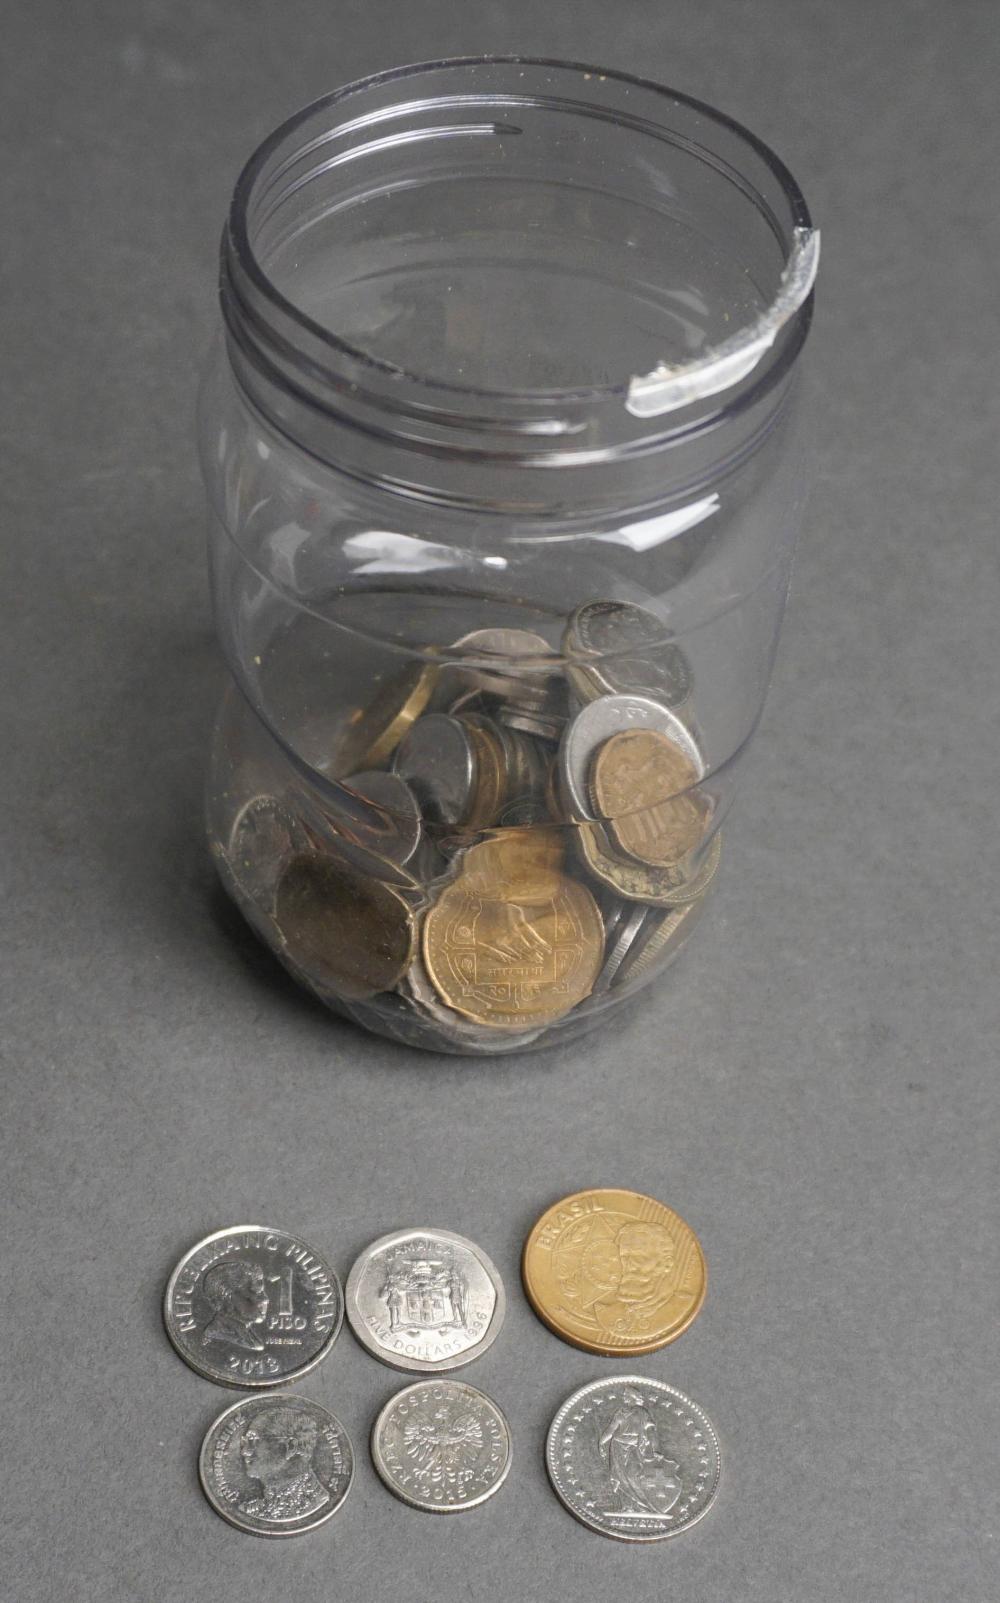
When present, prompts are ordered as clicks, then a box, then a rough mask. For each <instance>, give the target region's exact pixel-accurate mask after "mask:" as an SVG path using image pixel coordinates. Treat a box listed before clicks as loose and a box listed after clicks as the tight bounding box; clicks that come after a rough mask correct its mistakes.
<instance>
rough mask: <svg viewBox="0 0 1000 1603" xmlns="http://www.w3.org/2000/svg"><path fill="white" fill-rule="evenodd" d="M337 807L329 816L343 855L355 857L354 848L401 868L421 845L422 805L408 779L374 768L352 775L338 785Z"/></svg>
mask: <svg viewBox="0 0 1000 1603" xmlns="http://www.w3.org/2000/svg"><path fill="white" fill-rule="evenodd" d="M336 790H337V800H338V803H339V805H338V808H337V811H336V812H335V813H334V814H333V816H332V817H331V819H330V822H331V825H332V826H333V828H334V829H335V830H336V832H337V845H338V849H339V850H340V852H341V854H342V855H343V856H344V857H347V858H348V859H351V860H352V861H353V858H352V853H351V847H352V846H357V847H360V848H361V849H362V851H363V852H364V854H365V859H366V860H365V862H359V863H358V865H357V866H359V867H367V859H368V855H369V854H370V853H374V854H375V855H376V856H377V857H383V858H386V859H388V861H389V862H390V863H395V864H397V866H399V867H402V866H403V865H404V864H405V863H408V862H409V861H410V859H411V858H412V857H413V854H414V852H415V851H416V850H417V847H418V846H419V845H420V835H421V828H420V808H419V806H418V805H417V798H416V797H415V795H414V794H413V791H412V790H411V789H410V787H409V785H408V784H407V783H406V780H405V779H402V778H401V777H400V776H399V775H398V774H393V773H384V772H382V770H381V769H374V770H372V772H370V773H363V774H351V775H350V776H349V777H348V778H346V779H344V780H342V781H341V782H340V784H339V785H338V786H337V787H336Z"/></svg>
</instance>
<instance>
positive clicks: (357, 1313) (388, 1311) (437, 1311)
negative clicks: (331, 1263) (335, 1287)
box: [346, 1229, 506, 1371]
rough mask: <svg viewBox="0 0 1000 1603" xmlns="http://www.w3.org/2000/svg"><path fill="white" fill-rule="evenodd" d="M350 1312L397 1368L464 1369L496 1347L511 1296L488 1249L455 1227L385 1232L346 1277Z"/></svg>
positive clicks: (363, 1339)
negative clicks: (454, 1230) (451, 1229)
mask: <svg viewBox="0 0 1000 1603" xmlns="http://www.w3.org/2000/svg"><path fill="white" fill-rule="evenodd" d="M346 1303H347V1319H348V1323H349V1324H350V1327H351V1329H352V1330H353V1332H354V1334H355V1335H356V1336H357V1338H358V1340H359V1341H360V1343H361V1345H362V1346H363V1347H367V1349H368V1351H369V1352H370V1353H372V1354H373V1355H374V1356H375V1357H376V1358H380V1359H381V1360H382V1362H383V1363H384V1364H389V1365H391V1366H392V1368H394V1369H411V1370H420V1371H429V1370H442V1369H458V1368H460V1367H461V1365H463V1364H468V1363H471V1362H472V1360H473V1359H474V1358H478V1357H479V1355H480V1353H483V1352H485V1351H486V1349H487V1347H489V1346H491V1345H492V1344H493V1342H494V1341H495V1340H496V1338H497V1336H498V1335H499V1333H500V1327H501V1325H502V1324H503V1317H504V1311H505V1307H506V1300H505V1297H504V1289H503V1282H502V1280H501V1279H500V1275H499V1272H498V1271H497V1269H496V1268H495V1266H494V1265H493V1264H492V1263H491V1262H490V1260H489V1258H487V1256H486V1254H485V1252H483V1251H482V1250H481V1249H480V1248H479V1247H477V1246H475V1245H474V1244H473V1243H472V1242H471V1241H466V1239H465V1237H464V1236H456V1235H453V1234H452V1232H451V1231H450V1230H428V1229H420V1230H397V1231H394V1232H393V1234H392V1235H388V1236H381V1237H380V1238H379V1240H378V1241H373V1242H372V1244H371V1246H370V1247H367V1248H366V1249H365V1251H364V1252H363V1253H362V1254H361V1256H360V1257H359V1258H358V1260H357V1262H356V1263H355V1265H354V1267H353V1268H352V1270H351V1272H350V1274H349V1275H348V1277H347V1292H346Z"/></svg>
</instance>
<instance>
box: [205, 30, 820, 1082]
mask: <svg viewBox="0 0 1000 1603" xmlns="http://www.w3.org/2000/svg"><path fill="white" fill-rule="evenodd" d="M817 248H818V236H816V234H815V233H814V232H813V231H812V229H811V225H810V220H809V215H808V212H807V210H806V206H805V203H804V201H803V199H802V196H801V195H800V193H799V191H798V188H797V186H796V184H795V182H794V180H793V179H792V177H791V176H790V174H789V173H788V172H787V171H786V169H785V168H784V167H783V166H782V164H781V163H780V162H779V161H778V160H777V158H776V157H775V156H774V155H772V153H771V152H770V151H769V150H768V149H767V148H766V147H765V146H764V145H762V144H761V143H760V141H758V140H757V139H755V138H754V137H753V136H752V135H751V134H749V133H747V132H746V131H745V130H743V129H741V128H739V127H738V126H737V125H736V124H734V123H733V122H731V121H730V120H729V119H728V118H726V117H724V116H722V115H721V114H719V113H716V112H713V111H711V110H709V109H708V108H707V107H705V106H701V105H698V104H697V103H695V102H693V101H690V100H688V99H686V98H684V97H683V96H680V95H677V94H674V93H673V92H672V91H670V90H667V89H664V88H661V87H658V86H656V85H654V84H650V83H645V82H642V81H639V80H637V79H634V78H629V77H626V76H624V75H622V74H620V73H611V72H608V73H605V72H601V71H599V70H598V69H596V68H585V67H580V66H575V65H571V64H565V63H558V62H541V61H528V60H511V59H505V60H496V59H477V60H463V61H452V62H444V63H438V64H430V65H425V66H418V67H411V68H406V69H403V70H400V71H395V72H390V73H384V74H381V75H379V76H377V77H374V78H369V79H367V80H365V81H364V82H361V83H357V84H352V85H349V86H348V87H347V88H345V89H343V90H340V91H338V92H337V93H335V94H332V95H330V96H329V97H327V98H326V99H324V100H322V101H319V102H317V103H316V104H315V105H313V106H310V107H308V108H307V109H306V110H305V111H303V112H301V113H300V114H299V115H298V116H296V117H294V118H292V119H291V120H290V121H289V122H288V123H286V124H285V125H284V126H283V127H281V128H279V129H278V130H277V131H276V132H275V133H274V134H272V135H271V137H270V138H269V139H268V140H266V141H265V143H264V144H263V145H262V146H261V148H260V149H259V150H258V151H257V153H256V154H255V155H254V156H253V158H252V159H251V161H250V162H249V164H248V165H247V167H246V168H245V170H244V172H243V174H242V176H241V178H240V180H239V182H238V184H237V187H236V192H235V196H234V199H233V204H232V209H231V212H230V215H229V220H228V223H227V227H226V230H225V234H224V238H223V248H222V278H221V302H222V311H223V319H224V334H223V337H222V338H221V339H220V340H219V342H218V345H217V348H216V352H215V356H214V359H213V362H212V364H211V367H210V369H209V372H208V375H207V377H206V381H205V384H204V387H203V392H202V404H201V447H202V461H203V467H204V474H205V479H206V483H207V488H208V495H209V501H210V506H211V527H210V534H209V546H210V554H211V571H212V583H213V595H214V605H215V616H216V622H217V627H218V632H219V637H220V640H221V642H222V645H223V649H224V651H225V653H226V656H227V659H228V662H229V666H230V669H231V672H232V680H233V683H232V685H231V687H230V689H229V691H228V692H227V694H226V696H225V699H224V702H223V706H222V709H221V713H220V717H219V722H218V725H217V729H216V734H215V739H214V745H213V751H212V757H211V764H210V774H209V786H208V830H209V836H210V841H211V845H212V850H213V852H214V854H215V857H216V860H217V862H218V865H219V869H220V872H221V874H222V878H223V880H224V883H225V885H226V887H227V889H228V890H229V892H230V894H231V895H232V896H233V898H234V899H235V901H236V902H237V904H238V906H239V907H240V908H241V909H242V911H243V913H244V914H245V916H246V917H247V919H248V920H249V921H250V923H251V924H252V925H253V927H254V928H255V929H256V930H257V931H258V933H259V934H260V935H261V936H262V937H263V939H264V940H265V941H267V943H268V944H269V945H270V946H271V947H272V949H273V950H274V951H275V953H276V954H277V955H278V957H279V958H280V959H281V961H282V962H283V963H284V964H285V965H286V966H287V967H288V968H289V970H290V971H291V972H292V973H293V974H294V975H295V976H296V977H297V978H298V979H299V980H301V981H302V983H303V984H304V985H306V986H308V987H309V988H310V989H311V990H312V991H314V992H315V993H316V994H317V995H318V996H319V997H320V998H321V999H322V1000H323V1001H324V1002H326V1003H327V1004H328V1005H329V1006H331V1007H332V1008H334V1009H336V1010H337V1011H339V1012H341V1013H343V1014H346V1015H347V1016H349V1017H350V1018H352V1019H353V1020H355V1021H356V1022H358V1023H361V1024H363V1025H364V1026H366V1027H367V1028H369V1029H371V1030H375V1031H377V1032H380V1033H382V1034H384V1035H386V1036H389V1037H392V1038H395V1039H398V1040H401V1041H404V1042H406V1043H407V1044H410V1045H413V1046H420V1047H425V1048H429V1049H431V1050H434V1051H447V1052H455V1053H462V1054H470V1053H471V1054H492V1053H497V1052H510V1051H520V1050H523V1049H524V1048H525V1047H528V1046H540V1045H544V1044H547V1043H550V1042H556V1041H565V1040H568V1039H571V1038H572V1037H573V1036H574V1035H575V1034H577V1033H580V1032H582V1031H583V1030H585V1029H587V1028H589V1027H590V1026H591V1025H593V1024H595V1023H597V1022H598V1021H599V1020H600V1019H602V1018H604V1017H606V1016H609V1015H610V1014H612V1013H613V1012H614V1010H615V1008H616V1007H620V1006H627V1005H628V1004H629V1002H630V1000H631V999H632V998H633V997H634V996H635V994H636V992H637V991H638V990H639V989H640V988H641V987H643V986H644V985H646V984H647V983H649V982H651V981H652V980H654V979H655V977H656V976H657V975H659V974H660V972H661V971H662V970H663V969H665V968H666V966H667V965H668V964H669V962H670V961H671V959H672V958H673V957H674V956H675V955H676V953H677V952H678V951H679V950H680V948H681V946H682V945H683V943H684V942H685V941H686V940H687V937H688V936H689V934H690V933H691V931H692V929H693V928H694V926H695V924H696V922H697V920H698V918H699V916H700V914H701V911H702V909H703V907H704V905H705V901H706V897H707V895H708V892H709V889H710V887H711V884H712V881H713V879H714V876H715V873H716V869H717V867H718V863H719V858H720V851H721V840H720V826H721V825H722V823H723V820H724V818H725V814H726V812H727V809H728V807H729V805H730V801H731V799H732V795H733V791H734V787H735V785H736V782H737V778H738V774H739V770H740V765H741V761H742V758H743V754H744V753H745V751H746V748H747V743H748V741H749V739H750V736H751V735H752V732H753V730H754V727H755V724H756V722H757V720H758V718H759V716H760V712H761V709H762V706H763V701H764V696H765V693H766V689H767V683H768V678H769V674H770V669H771V664H772V660H773V656H774V650H775V645H776V641H777V636H778V630H779V626H780V621H781V614H782V609H783V606H784V601H785V595H786V591H787V584H788V576H789V564H790V559H791V554H792V547H793V543H794V537H795V533H796V527H797V524H798V521H799V515H800V511H801V503H802V499H803V494H804V483H803V473H802V453H801V451H800V450H799V447H798V445H797V424H796V407H795V390H796V376H797V369H798V366H799V362H798V358H799V355H800V353H801V350H802V347H803V344H804V341H805V338H806V334H807V331H808V327H809V322H810V318H811V312H812V293H811V286H812V280H813V276H814V273H815V265H816V257H817Z"/></svg>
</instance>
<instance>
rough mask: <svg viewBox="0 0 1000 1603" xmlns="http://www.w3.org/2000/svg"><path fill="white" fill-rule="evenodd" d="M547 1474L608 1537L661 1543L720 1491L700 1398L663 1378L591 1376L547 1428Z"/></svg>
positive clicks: (714, 1444)
mask: <svg viewBox="0 0 1000 1603" xmlns="http://www.w3.org/2000/svg"><path fill="white" fill-rule="evenodd" d="M545 1463H546V1467H547V1469H548V1472H549V1479H550V1480H551V1482H552V1485H553V1487H554V1489H555V1491H556V1494H557V1495H558V1497H559V1499H560V1501H561V1502H562V1503H564V1504H565V1506H566V1507H567V1508H568V1509H569V1511H570V1513H571V1514H575V1515H576V1518H577V1519H578V1520H580V1521H581V1522H582V1523H583V1524H584V1525H589V1526H590V1528H591V1530H594V1531H600V1533H601V1535H602V1536H613V1537H616V1538H617V1539H618V1540H619V1541H622V1542H660V1541H662V1540H663V1539H664V1538H665V1537H667V1536H676V1535H677V1534H678V1533H679V1532H680V1531H686V1530H688V1529H689V1528H690V1527H691V1526H692V1525H694V1524H695V1523H696V1522H697V1521H698V1520H700V1519H701V1517H702V1515H704V1514H707V1513H708V1510H709V1509H710V1508H711V1506H712V1504H713V1502H714V1501H715V1495H716V1492H717V1491H718V1489H719V1473H720V1469H721V1460H720V1454H719V1440H718V1437H717V1436H716V1434H715V1429H714V1427H713V1425H712V1422H711V1420H710V1419H709V1417H708V1415H707V1414H706V1413H705V1412H704V1410H703V1409H701V1408H699V1407H698V1405H697V1403H693V1402H692V1401H691V1399H690V1397H685V1396H684V1393H683V1392H679V1391H677V1390H676V1389H675V1388H674V1387H673V1386H667V1385H666V1384H665V1383H664V1382H663V1381H662V1380H649V1379H648V1378H647V1377H646V1376H645V1375H624V1376H622V1377H621V1378H620V1379H617V1380H594V1381H591V1383H590V1385H589V1386H581V1387H580V1389H579V1391H575V1392H574V1393H573V1395H572V1396H571V1397H568V1398H567V1399H566V1401H565V1402H564V1403H563V1405H562V1407H561V1408H560V1410H559V1412H558V1413H557V1414H556V1416H555V1418H554V1419H553V1421H552V1424H551V1426H550V1427H549V1435H548V1441H547V1443H546V1449H545Z"/></svg>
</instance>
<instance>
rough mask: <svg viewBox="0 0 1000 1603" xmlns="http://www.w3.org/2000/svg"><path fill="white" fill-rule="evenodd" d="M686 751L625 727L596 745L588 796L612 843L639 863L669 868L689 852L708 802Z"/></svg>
mask: <svg viewBox="0 0 1000 1603" xmlns="http://www.w3.org/2000/svg"><path fill="white" fill-rule="evenodd" d="M699 777H700V776H699V773H698V769H697V767H696V766H695V764H694V763H693V762H692V761H691V758H690V757H689V756H688V754H687V752H685V751H683V750H682V749H681V747H680V746H678V745H676V744H675V742H674V741H672V740H670V739H669V738H668V737H667V736H666V735H664V734H661V733H660V732H659V731H658V730H655V729H626V730H623V731H622V732H621V733H620V734H617V735H612V736H611V738H610V739H609V740H606V741H605V742H604V744H603V745H602V746H600V747H598V749H597V751H596V753H595V754H594V758H593V762H592V765H591V771H590V786H589V789H590V799H591V802H592V805H593V807H594V810H595V812H596V813H597V814H598V815H599V816H600V817H601V818H603V819H605V820H606V821H607V828H608V831H609V833H610V834H611V836H612V838H613V839H614V841H615V842H616V844H617V845H618V846H620V847H621V849H622V850H623V851H625V852H628V854H629V855H630V856H631V857H634V858H636V859H637V861H639V862H640V863H649V864H651V865H652V866H653V867H654V868H662V867H669V866H670V865H671V864H673V863H678V862H680V860H681V858H683V857H686V856H687V854H688V852H691V851H693V850H694V848H695V847H696V846H697V845H698V844H699V842H700V841H701V838H702V836H703V834H704V832H705V824H706V821H707V818H708V804H707V802H706V800H705V798H704V797H703V796H700V795H699V794H698V793H697V791H694V792H692V790H691V787H692V786H694V785H695V784H696V783H697V781H698V778H699Z"/></svg>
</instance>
